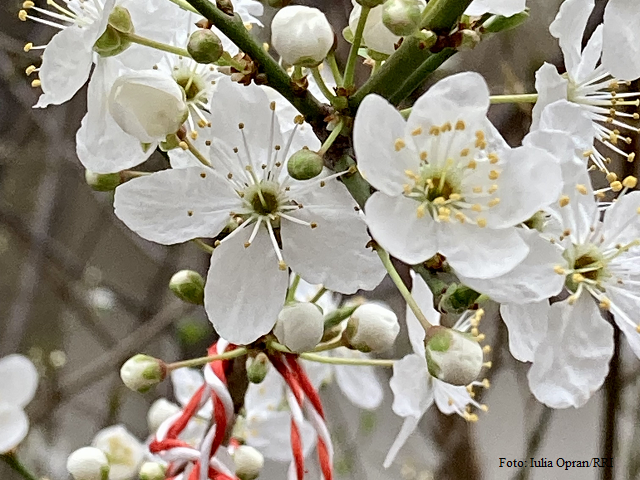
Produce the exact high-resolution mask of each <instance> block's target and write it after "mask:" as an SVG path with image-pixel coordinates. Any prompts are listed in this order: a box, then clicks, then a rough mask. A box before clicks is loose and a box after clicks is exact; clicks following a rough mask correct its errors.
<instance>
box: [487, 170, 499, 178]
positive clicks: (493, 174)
mask: <svg viewBox="0 0 640 480" xmlns="http://www.w3.org/2000/svg"><path fill="white" fill-rule="evenodd" d="M498 178H500V172H498V171H497V170H491V171H490V172H489V180H497V179H498Z"/></svg>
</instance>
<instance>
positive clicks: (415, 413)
mask: <svg viewBox="0 0 640 480" xmlns="http://www.w3.org/2000/svg"><path fill="white" fill-rule="evenodd" d="M411 277H412V278H413V288H412V291H411V294H412V295H413V297H414V298H415V299H416V302H417V303H418V305H419V307H420V310H422V313H424V314H425V316H426V317H427V319H428V320H429V322H430V323H431V324H432V325H439V324H440V314H439V313H438V312H437V311H436V310H435V308H433V294H432V293H431V290H429V287H428V286H427V284H426V283H425V282H424V280H423V279H422V278H421V277H420V276H419V275H415V274H414V273H413V271H411ZM478 321H479V316H478V313H477V312H473V313H472V312H467V313H465V314H463V315H462V316H461V317H460V319H459V320H458V322H456V324H455V325H454V326H453V329H454V330H458V331H461V332H466V331H467V330H469V329H471V328H472V327H473V326H477V322H478ZM407 330H408V333H409V340H410V341H411V346H412V347H413V353H412V354H409V355H406V356H405V357H404V358H402V359H401V360H399V361H397V362H396V363H395V365H394V366H393V377H392V378H391V381H390V386H391V390H392V391H393V406H392V408H393V411H394V412H395V413H396V414H397V415H399V416H401V417H404V419H405V420H404V423H403V425H402V428H401V430H400V433H398V436H397V437H396V439H395V441H394V442H393V445H392V446H391V449H390V450H389V453H388V454H387V458H386V459H385V461H384V466H385V467H389V466H390V465H391V464H392V463H393V460H394V459H395V457H396V455H397V454H398V451H399V450H400V449H401V448H402V446H403V445H404V443H405V442H406V441H407V439H408V438H409V436H410V435H411V434H412V433H413V431H414V430H415V429H416V427H417V426H418V423H419V422H420V419H421V418H422V416H423V415H424V414H425V412H426V411H427V410H428V409H429V407H431V405H433V404H434V403H435V404H436V406H437V407H438V410H440V411H441V412H442V413H444V414H445V415H451V414H452V413H457V414H458V415H460V416H462V417H463V418H465V419H466V420H468V421H475V420H477V415H476V414H474V413H471V407H475V408H479V409H482V410H484V409H486V407H484V406H483V405H480V404H479V403H478V402H476V401H475V400H474V399H473V397H472V396H471V394H470V391H472V389H473V387H474V386H476V385H478V386H480V385H482V386H488V382H487V381H486V380H485V381H483V382H473V383H472V384H470V385H468V386H455V385H450V384H448V383H445V382H443V381H441V380H438V379H437V378H435V377H433V376H431V375H430V374H429V370H428V367H427V360H426V357H425V355H426V352H425V346H424V339H425V331H424V329H423V328H422V325H420V322H418V319H417V318H416V316H415V315H414V314H413V312H412V311H411V309H409V308H407Z"/></svg>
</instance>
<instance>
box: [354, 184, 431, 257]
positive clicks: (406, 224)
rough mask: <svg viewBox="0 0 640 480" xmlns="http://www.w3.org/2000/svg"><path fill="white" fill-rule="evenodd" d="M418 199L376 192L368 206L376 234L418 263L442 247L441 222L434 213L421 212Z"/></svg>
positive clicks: (380, 240)
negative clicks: (440, 237)
mask: <svg viewBox="0 0 640 480" xmlns="http://www.w3.org/2000/svg"><path fill="white" fill-rule="evenodd" d="M418 205H419V204H418V202H416V201H415V200H411V199H409V198H406V197H389V196H387V195H385V194H384V193H382V192H376V193H374V194H373V195H372V196H371V197H370V198H369V199H368V200H367V203H366V205H365V207H364V209H365V213H366V221H367V225H369V229H370V230H371V235H372V236H373V238H374V239H375V240H376V241H377V242H378V243H379V244H380V245H382V247H383V248H385V249H387V250H388V251H389V253H390V254H391V255H393V256H394V257H396V258H398V259H400V260H402V261H403V262H405V263H408V264H411V265H415V264H417V263H420V262H424V261H425V260H427V259H429V258H431V257H432V256H433V255H435V254H436V252H437V251H438V244H437V236H436V235H437V230H438V224H436V222H434V221H433V219H432V218H431V216H430V215H428V214H427V215H425V216H424V217H422V218H418V216H417V213H416V211H417V208H418Z"/></svg>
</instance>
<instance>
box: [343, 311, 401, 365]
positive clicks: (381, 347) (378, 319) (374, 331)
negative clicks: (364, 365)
mask: <svg viewBox="0 0 640 480" xmlns="http://www.w3.org/2000/svg"><path fill="white" fill-rule="evenodd" d="M399 332H400V325H399V324H398V317H397V316H396V314H395V313H393V312H392V311H391V310H389V309H388V308H386V307H383V306H382V305H378V304H376V303H365V304H363V305H360V306H359V307H358V308H357V309H356V310H355V312H353V314H352V315H351V318H350V319H349V321H348V322H347V329H346V330H345V333H344V335H345V337H346V339H347V340H348V342H349V344H350V346H351V347H352V348H354V349H356V350H360V351H361V352H376V353H377V352H383V351H385V350H388V349H389V348H391V346H393V342H395V340H396V337H397V336H398V333H399Z"/></svg>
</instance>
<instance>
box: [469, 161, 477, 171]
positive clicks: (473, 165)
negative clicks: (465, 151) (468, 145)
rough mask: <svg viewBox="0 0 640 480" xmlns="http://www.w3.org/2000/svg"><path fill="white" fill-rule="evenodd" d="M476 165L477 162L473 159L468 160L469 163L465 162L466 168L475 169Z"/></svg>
mask: <svg viewBox="0 0 640 480" xmlns="http://www.w3.org/2000/svg"><path fill="white" fill-rule="evenodd" d="M477 166H478V164H477V163H476V161H475V160H470V161H469V163H467V168H469V169H471V170H475V169H476V167H477Z"/></svg>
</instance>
